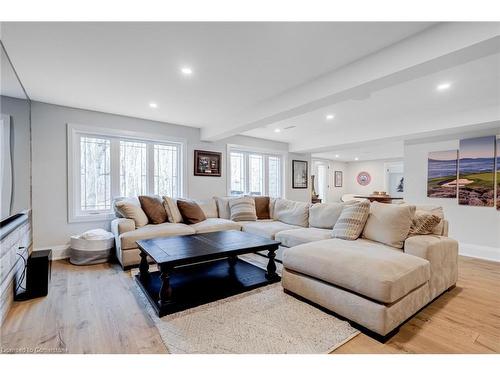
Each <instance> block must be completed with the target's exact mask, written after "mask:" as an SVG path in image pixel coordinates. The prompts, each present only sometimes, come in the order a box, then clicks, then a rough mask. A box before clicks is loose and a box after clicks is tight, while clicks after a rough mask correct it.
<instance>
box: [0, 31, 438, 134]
mask: <svg viewBox="0 0 500 375" xmlns="http://www.w3.org/2000/svg"><path fill="white" fill-rule="evenodd" d="M430 25H431V24H430V23H423V22H422V23H366V22H363V23H334V22H331V23H259V22H255V23H166V22H164V23H130V22H124V23H3V24H2V35H3V36H2V40H3V41H4V44H5V46H6V48H7V51H8V53H9V55H10V56H11V59H12V61H13V63H14V66H15V67H16V69H17V71H18V73H19V75H20V77H22V81H23V84H24V86H25V87H26V90H27V92H28V95H29V96H30V97H31V99H33V100H37V101H43V102H48V103H55V104H61V105H66V106H72V107H78V108H85V109H92V110H98V111H104V112H111V113H117V114H123V115H129V116H136V117H142V118H148V119H153V120H158V121H165V122H170V123H176V124H182V125H188V126H196V127H217V126H218V123H219V122H220V121H221V119H223V118H228V117H231V116H233V115H235V114H237V113H239V112H241V111H243V110H244V109H245V108H250V107H253V106H255V105H257V104H258V103H260V102H262V101H265V100H266V99H267V98H269V97H273V96H276V95H278V94H280V93H282V92H284V91H286V90H290V89H291V88H293V87H294V86H297V85H299V84H303V83H305V82H307V81H310V80H312V79H314V78H316V77H318V76H320V75H323V74H325V73H327V72H329V71H332V70H335V69H337V68H339V67H341V66H342V65H345V64H348V63H350V62H352V61H354V60H357V59H359V58H362V57H363V56H365V55H368V54H370V53H373V52H375V51H377V50H379V49H381V48H383V47H386V46H388V45H390V44H393V43H395V42H397V41H399V40H401V39H403V38H406V37H408V36H409V35H412V34H414V33H417V32H419V31H421V30H423V29H425V28H427V27H429V26H430ZM183 66H190V67H191V68H192V69H193V71H194V73H193V75H192V76H191V77H189V78H186V77H184V76H182V75H181V74H180V72H179V70H180V68H181V67H183ZM151 101H153V102H156V103H157V104H158V108H157V109H155V110H152V109H151V108H149V106H148V103H149V102H151Z"/></svg>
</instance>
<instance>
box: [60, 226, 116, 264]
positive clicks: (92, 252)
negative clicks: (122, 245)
mask: <svg viewBox="0 0 500 375" xmlns="http://www.w3.org/2000/svg"><path fill="white" fill-rule="evenodd" d="M114 245H115V239H114V236H113V233H111V232H107V231H105V230H104V229H93V230H89V231H87V232H85V233H82V234H80V235H77V236H71V250H70V253H71V255H70V258H69V261H70V263H72V264H75V265H78V266H84V265H90V264H98V263H106V262H107V261H108V259H109V256H110V254H111V249H113V247H114Z"/></svg>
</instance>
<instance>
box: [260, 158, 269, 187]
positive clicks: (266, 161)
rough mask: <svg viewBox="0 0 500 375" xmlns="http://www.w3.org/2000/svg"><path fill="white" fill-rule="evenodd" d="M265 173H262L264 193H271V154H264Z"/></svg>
mask: <svg viewBox="0 0 500 375" xmlns="http://www.w3.org/2000/svg"><path fill="white" fill-rule="evenodd" d="M262 163H264V165H263V173H262V180H263V181H262V190H264V191H263V192H262V195H269V155H262Z"/></svg>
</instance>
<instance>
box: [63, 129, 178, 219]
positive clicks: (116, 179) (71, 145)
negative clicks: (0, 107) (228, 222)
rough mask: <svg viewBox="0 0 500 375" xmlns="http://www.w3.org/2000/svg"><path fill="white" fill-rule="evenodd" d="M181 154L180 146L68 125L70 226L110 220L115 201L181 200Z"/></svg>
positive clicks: (146, 137)
mask: <svg viewBox="0 0 500 375" xmlns="http://www.w3.org/2000/svg"><path fill="white" fill-rule="evenodd" d="M182 150H183V143H182V141H175V142H173V141H161V140H155V139H154V137H151V136H147V135H143V134H138V135H137V137H136V136H135V135H134V136H133V137H131V136H130V134H128V133H127V134H126V136H125V135H122V134H121V133H120V132H117V131H114V130H108V131H103V133H102V134H101V133H97V132H95V128H87V127H80V126H74V125H68V155H69V159H70V160H69V163H68V168H69V170H68V176H69V182H68V185H69V194H68V211H69V212H68V213H69V221H70V222H73V221H92V220H101V219H105V218H108V217H112V201H113V198H114V197H117V196H126V197H135V196H138V195H144V194H156V195H168V196H170V197H178V196H180V195H182V173H181V171H182V170H183V169H182V160H183V158H182ZM77 171H79V172H80V173H76V172H77Z"/></svg>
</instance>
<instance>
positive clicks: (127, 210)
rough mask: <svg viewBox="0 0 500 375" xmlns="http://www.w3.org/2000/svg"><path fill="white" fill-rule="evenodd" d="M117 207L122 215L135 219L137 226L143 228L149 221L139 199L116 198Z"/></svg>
mask: <svg viewBox="0 0 500 375" xmlns="http://www.w3.org/2000/svg"><path fill="white" fill-rule="evenodd" d="M115 209H116V211H117V212H118V214H119V215H120V216H121V217H124V218H126V219H132V220H134V223H135V227H136V228H141V227H143V226H145V225H146V224H147V223H148V217H147V216H146V214H145V213H144V211H143V209H142V208H141V204H140V202H139V200H138V199H137V200H131V199H123V200H116V201H115Z"/></svg>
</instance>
